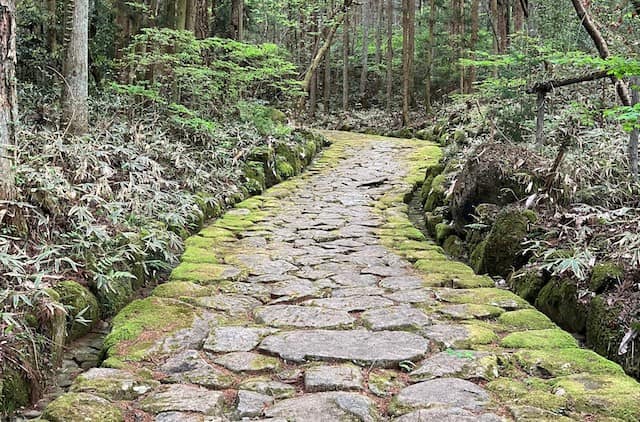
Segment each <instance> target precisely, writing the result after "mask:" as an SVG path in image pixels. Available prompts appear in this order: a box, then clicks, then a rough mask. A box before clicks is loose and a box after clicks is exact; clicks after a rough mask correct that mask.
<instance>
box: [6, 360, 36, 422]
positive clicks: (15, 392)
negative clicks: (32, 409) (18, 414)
mask: <svg viewBox="0 0 640 422" xmlns="http://www.w3.org/2000/svg"><path fill="white" fill-rule="evenodd" d="M0 363H1V364H2V368H1V369H2V371H1V373H2V378H0V414H12V413H13V412H15V411H16V410H18V409H19V408H21V407H23V406H27V405H28V404H29V403H30V402H31V384H30V383H29V381H28V380H27V379H26V377H25V376H24V375H23V374H21V373H20V372H19V371H16V370H15V369H13V368H10V367H8V366H6V365H7V364H8V362H0Z"/></svg>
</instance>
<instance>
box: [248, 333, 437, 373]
mask: <svg viewBox="0 0 640 422" xmlns="http://www.w3.org/2000/svg"><path fill="white" fill-rule="evenodd" d="M427 347H428V342H427V341H426V340H425V339H424V338H423V337H421V336H418V335H416V334H412V333H407V332H401V331H398V332H395V331H380V332H371V331H366V330H353V331H337V330H336V331H333V330H308V331H291V332H287V333H279V334H275V335H272V336H269V337H267V338H265V339H264V340H262V343H261V344H260V347H259V348H260V349H261V350H264V351H267V352H269V353H272V354H276V355H279V356H280V357H282V358H283V359H285V360H292V361H294V362H302V361H304V360H305V359H311V360H337V361H358V362H362V363H364V364H367V365H372V366H387V367H391V366H395V365H397V364H398V363H399V362H401V361H405V360H416V359H420V358H421V357H422V356H423V355H424V353H425V351H426V350H427Z"/></svg>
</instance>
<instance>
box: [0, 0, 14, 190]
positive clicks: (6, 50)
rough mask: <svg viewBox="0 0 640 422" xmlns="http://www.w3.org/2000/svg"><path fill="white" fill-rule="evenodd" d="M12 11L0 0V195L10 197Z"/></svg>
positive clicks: (10, 4)
mask: <svg viewBox="0 0 640 422" xmlns="http://www.w3.org/2000/svg"><path fill="white" fill-rule="evenodd" d="M15 75H16V14H15V4H14V3H13V1H12V0H0V77H2V82H0V175H1V176H0V199H4V200H7V199H13V197H14V195H15V180H14V179H15V176H14V171H13V163H14V157H15V150H14V148H15V145H16V132H15V125H16V123H17V122H18V94H17V90H16V78H15Z"/></svg>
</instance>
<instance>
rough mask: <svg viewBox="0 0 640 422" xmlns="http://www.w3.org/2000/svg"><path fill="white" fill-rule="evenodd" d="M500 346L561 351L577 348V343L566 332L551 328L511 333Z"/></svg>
mask: <svg viewBox="0 0 640 422" xmlns="http://www.w3.org/2000/svg"><path fill="white" fill-rule="evenodd" d="M500 345H501V346H502V347H507V348H509V349H563V348H575V347H578V342H577V341H576V339H575V338H573V337H572V336H571V334H569V333H567V332H566V331H563V330H560V329H557V328H551V329H546V330H531V331H520V332H516V333H511V334H509V335H507V336H506V337H505V338H503V339H502V341H501V342H500Z"/></svg>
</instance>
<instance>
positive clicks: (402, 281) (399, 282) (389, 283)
mask: <svg viewBox="0 0 640 422" xmlns="http://www.w3.org/2000/svg"><path fill="white" fill-rule="evenodd" d="M380 287H384V288H385V289H391V290H409V289H422V288H424V280H423V279H422V278H420V277H415V276H398V277H386V278H383V279H382V280H381V281H380Z"/></svg>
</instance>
